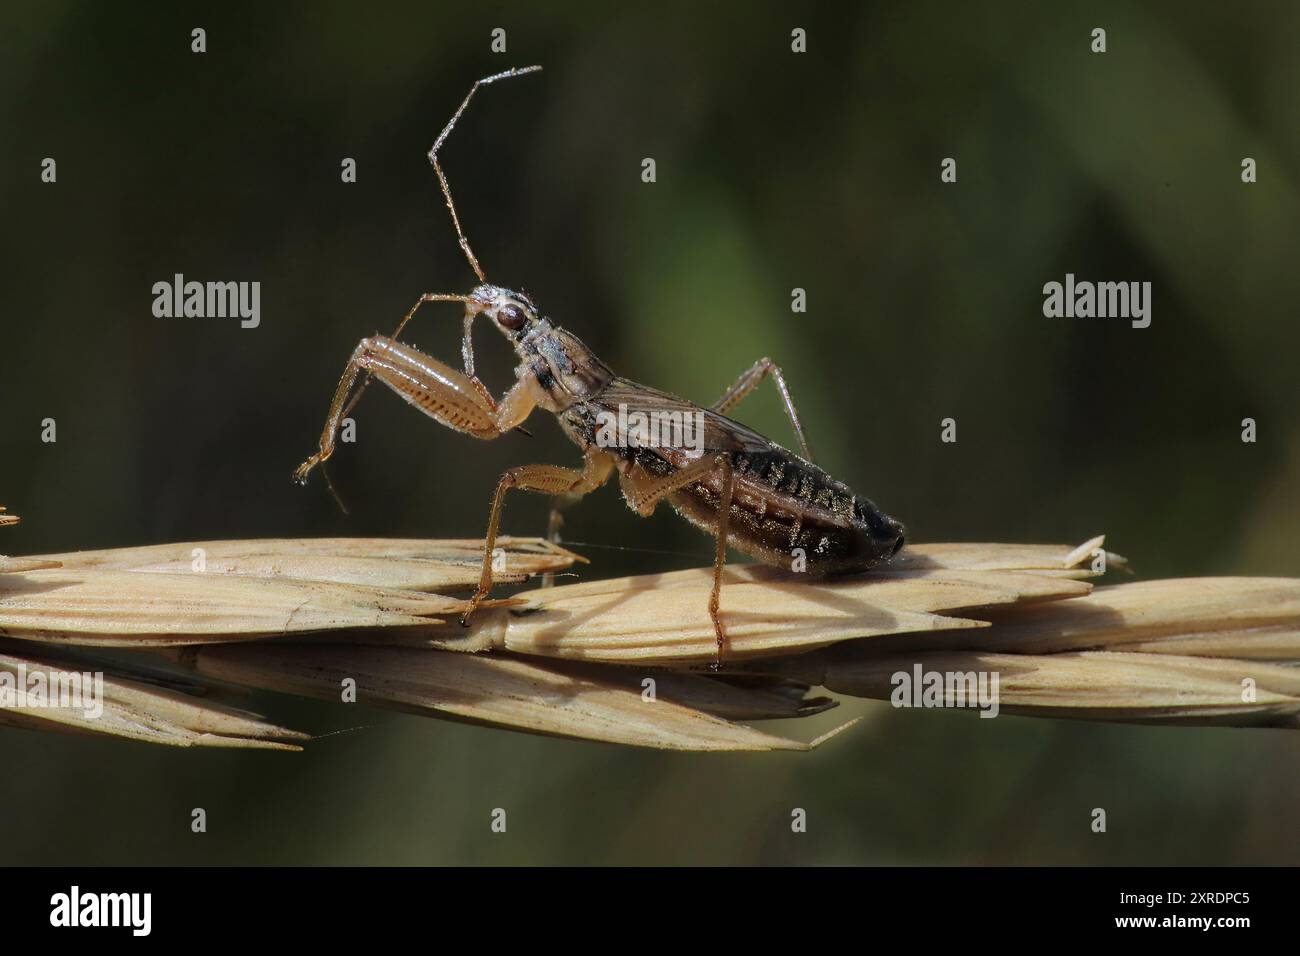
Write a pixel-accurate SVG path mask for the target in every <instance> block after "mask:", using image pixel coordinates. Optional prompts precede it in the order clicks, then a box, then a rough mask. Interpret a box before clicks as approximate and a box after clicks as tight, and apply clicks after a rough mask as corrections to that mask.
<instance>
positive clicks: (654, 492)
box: [619, 454, 735, 670]
mask: <svg viewBox="0 0 1300 956" xmlns="http://www.w3.org/2000/svg"><path fill="white" fill-rule="evenodd" d="M714 475H716V476H717V477H718V479H719V495H718V525H717V528H716V529H715V530H716V535H717V540H718V549H717V553H716V554H715V556H714V560H713V591H712V592H711V593H710V595H709V618H710V619H711V620H712V621H713V633H714V635H715V636H716V637H717V640H718V654H717V657H716V658H715V659H714V661H713V664H712V665H711V667H712V669H713V670H717V669H718V668H719V667H721V666H722V656H723V653H724V652H725V651H726V647H727V632H726V630H725V629H724V628H723V626H722V612H721V606H722V571H723V568H725V567H726V564H727V535H728V531H729V530H730V527H731V499H732V493H733V490H734V486H735V471H734V469H733V467H732V464H731V457H730V456H729V455H725V454H724V455H718V456H716V457H714V458H712V459H708V458H706V459H701V460H700V461H697V462H695V463H694V464H692V465H690V466H688V467H686V468H683V469H682V470H681V471H677V472H673V473H672V474H669V475H652V474H650V473H648V472H642V473H636V472H624V473H623V474H622V475H620V476H619V484H620V486H621V487H622V489H623V497H624V498H626V499H627V503H628V504H629V505H630V506H631V507H632V509H633V510H634V511H636V513H637V514H639V515H641V516H642V517H646V518H648V517H649V516H650V515H652V514H654V510H655V507H656V506H657V505H658V504H659V502H661V501H663V500H664V499H665V498H667V497H668V496H669V495H671V494H672V493H673V492H675V491H680V490H681V489H683V488H686V487H689V486H690V485H693V484H695V483H696V482H698V481H703V480H705V479H706V478H709V477H711V476H714Z"/></svg>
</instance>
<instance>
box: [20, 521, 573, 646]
mask: <svg viewBox="0 0 1300 956" xmlns="http://www.w3.org/2000/svg"><path fill="white" fill-rule="evenodd" d="M473 544H474V543H473V542H465V541H437V542H427V541H426V542H415V541H379V540H375V539H364V538H363V539H332V538H325V539H304V540H291V541H213V542H188V543H185V544H176V545H163V546H158V547H146V548H122V549H116V550H112V551H88V552H71V553H68V554H59V555H41V556H39V558H38V559H37V560H38V561H39V564H38V567H39V568H41V569H39V570H33V571H32V573H29V574H24V575H22V576H21V577H15V576H7V577H0V635H4V636H9V637H17V638H23V639H26V640H37V641H45V642H51V643H60V644H62V643H69V644H92V645H99V646H117V647H151V646H170V645H178V644H208V643H217V642H223V641H244V640H256V639H260V638H269V637H277V636H281V637H282V636H286V635H290V634H311V633H317V632H322V631H336V632H337V631H348V630H352V629H356V628H389V627H411V626H414V625H427V624H430V623H436V622H440V621H445V620H454V619H456V618H458V617H459V615H460V614H461V613H462V612H463V611H464V610H465V608H466V606H467V605H466V600H465V598H464V597H447V596H444V595H441V594H437V593H433V590H432V589H433V586H435V585H436V586H438V587H441V588H444V589H458V588H459V589H464V588H467V587H469V586H471V585H473V584H475V583H477V581H478V574H479V568H480V566H481V561H482V544H481V543H479V544H478V550H477V551H475V550H474V548H473ZM500 546H501V547H502V548H503V549H504V553H505V556H506V561H507V565H508V567H510V569H511V573H510V574H509V575H507V578H508V579H513V580H516V581H521V580H524V579H525V578H527V577H528V576H530V575H532V574H538V573H543V572H546V571H554V570H561V569H563V568H567V567H569V566H570V565H571V564H572V563H573V561H574V560H575V559H576V556H575V555H572V554H570V553H569V552H567V551H564V550H563V549H560V548H555V547H554V546H552V545H548V544H546V543H545V542H540V541H536V540H529V539H524V540H522V541H520V540H516V539H503V540H502V541H501V544H500ZM196 552H201V554H202V558H201V562H202V563H201V565H196V561H199V560H200V559H198V558H196V557H195V554H196ZM196 566H201V567H202V570H201V571H198V570H195V568H196ZM510 603H515V602H514V601H512V600H510V599H506V600H497V601H489V602H485V603H484V605H483V606H484V608H485V609H486V610H490V609H491V608H492V607H497V606H501V605H504V604H510Z"/></svg>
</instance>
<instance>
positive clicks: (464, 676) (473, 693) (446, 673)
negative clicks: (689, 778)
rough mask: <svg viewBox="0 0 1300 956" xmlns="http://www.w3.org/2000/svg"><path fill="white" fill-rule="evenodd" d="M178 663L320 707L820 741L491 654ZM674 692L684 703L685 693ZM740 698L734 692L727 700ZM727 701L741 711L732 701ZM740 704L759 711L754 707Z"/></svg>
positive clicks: (255, 650) (680, 740) (724, 746)
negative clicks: (315, 701)
mask: <svg viewBox="0 0 1300 956" xmlns="http://www.w3.org/2000/svg"><path fill="white" fill-rule="evenodd" d="M180 661H181V663H182V664H184V665H185V666H187V667H189V668H191V669H193V670H194V671H195V672H197V673H199V674H202V675H204V676H207V677H212V678H216V679H218V680H223V681H227V682H230V683H234V684H240V685H244V686H252V687H260V688H264V689H267V690H278V691H284V692H286V693H290V694H305V695H307V696H311V697H321V698H324V699H327V700H339V699H340V696H341V689H342V688H343V686H344V681H345V680H348V679H351V680H354V681H355V682H356V690H357V702H358V703H369V704H375V705H378V706H386V707H393V708H396V709H399V710H405V711H411V712H415V713H438V714H442V715H446V716H451V717H455V718H459V719H462V720H470V721H474V722H478V723H489V724H495V725H498V726H504V727H512V728H514V729H516V730H525V731H530V732H533V733H539V734H548V735H553V736H567V737H580V738H584V739H588V740H601V741H606V742H608V743H617V744H634V745H637V746H642V747H656V748H660V749H667V750H704V751H709V750H713V751H717V750H807V749H809V748H810V747H812V746H815V745H816V744H817V743H819V742H820V741H814V742H813V743H812V744H803V743H799V742H798V741H793V740H787V739H785V738H783V737H775V736H772V735H770V734H765V733H762V732H760V731H757V730H754V729H752V728H750V727H745V726H743V725H741V724H735V723H731V722H730V721H727V720H723V719H721V718H719V717H715V716H712V715H711V714H709V713H706V712H705V711H704V710H702V709H696V708H693V707H690V706H684V705H682V704H680V703H676V702H674V701H673V700H670V699H667V697H665V696H660V695H658V694H656V697H657V699H654V700H647V699H646V698H645V697H644V696H643V694H642V690H641V688H640V687H639V686H638V687H637V688H636V689H631V688H629V687H628V686H627V685H626V682H625V681H619V680H602V679H599V678H596V677H594V676H584V675H579V674H573V673H564V672H562V671H558V670H554V669H550V668H547V667H545V666H542V665H539V664H536V663H534V662H531V661H527V660H523V659H520V658H515V657H509V656H505V655H500V654H458V653H455V652H452V651H438V650H417V649H414V648H403V647H364V646H339V645H302V644H300V645H292V646H291V645H283V644H279V645H271V644H246V645H230V646H225V647H192V648H186V649H185V650H184V651H182V652H180ZM678 693H679V695H680V696H681V697H684V698H687V699H691V696H692V695H691V693H690V691H689V689H688V688H679V689H678ZM720 696H721V694H717V695H716V696H715V697H714V700H715V701H716V700H717V699H718V698H719V697H720ZM743 696H744V693H743V691H740V690H738V689H735V690H734V698H742V697H743ZM693 702H694V703H696V704H698V703H700V701H699V700H698V699H696V700H694V701H693ZM727 704H728V705H730V706H733V707H743V704H739V703H738V702H736V701H734V700H733V701H728V702H727ZM750 707H751V709H754V710H761V709H762V706H761V704H760V703H758V702H757V701H755V702H751V704H750ZM781 716H785V715H784V714H782V715H781Z"/></svg>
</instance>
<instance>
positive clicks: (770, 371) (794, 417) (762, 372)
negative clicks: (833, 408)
mask: <svg viewBox="0 0 1300 956" xmlns="http://www.w3.org/2000/svg"><path fill="white" fill-rule="evenodd" d="M769 375H770V376H772V381H773V382H775V383H776V390H777V391H778V392H780V393H781V402H782V404H783V405H785V413H786V415H788V416H789V417H790V424H791V425H793V426H794V433H795V437H797V438H798V439H799V447H800V449H802V450H803V456H804V458H806V459H807V460H808V461H812V460H813V459H812V450H811V449H810V448H809V447H808V439H807V437H805V435H804V433H803V425H802V424H801V423H800V421H799V412H798V411H796V410H795V407H794V399H792V398H791V397H790V389H789V387H788V386H787V385H786V384H785V376H784V375H782V374H781V366H779V365H777V364H776V363H775V362H773V361H772V360H771V359H770V358H767V357H766V356H764V357H763V358H761V359H759V360H758V361H757V362H755V363H754V364H753V365H751V366H750V367H749V369H748V370H746V371H745V372H744V374H742V375H741V376H740V378H738V379H736V381H735V383H734V384H733V385H732V386H731V388H729V389H727V391H726V392H725V393H724V394H723V396H722V397H721V398H720V399H718V400H717V401H716V402H715V403H714V405H713V410H714V411H715V412H718V413H719V414H722V415H725V414H727V412H729V411H730V410H731V409H733V408H735V407H736V406H737V405H739V404H740V401H741V399H743V398H744V397H745V396H746V395H748V394H749V393H750V392H752V391H753V390H754V388H755V387H756V386H757V385H758V383H759V382H761V381H763V379H764V378H766V377H767V376H769Z"/></svg>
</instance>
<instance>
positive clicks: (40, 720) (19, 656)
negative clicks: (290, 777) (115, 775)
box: [0, 642, 310, 750]
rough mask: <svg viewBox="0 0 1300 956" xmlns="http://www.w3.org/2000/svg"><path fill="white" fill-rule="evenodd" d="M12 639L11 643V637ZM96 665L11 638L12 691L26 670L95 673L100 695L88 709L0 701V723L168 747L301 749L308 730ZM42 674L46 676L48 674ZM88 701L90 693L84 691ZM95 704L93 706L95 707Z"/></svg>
mask: <svg viewBox="0 0 1300 956" xmlns="http://www.w3.org/2000/svg"><path fill="white" fill-rule="evenodd" d="M17 643H18V642H14V644H17ZM103 666H104V665H103V664H99V663H93V662H88V661H81V660H77V659H75V658H67V657H51V656H49V655H46V654H39V653H38V654H33V653H30V652H29V651H28V650H27V649H26V648H24V647H21V646H18V647H15V646H13V645H7V646H5V647H0V683H4V684H6V685H8V686H9V689H10V690H11V691H12V690H13V689H14V688H15V687H17V686H25V685H26V683H27V682H28V681H29V679H30V675H32V674H36V673H39V674H42V675H48V674H50V673H51V672H56V673H59V674H64V675H66V674H68V673H76V674H83V673H85V674H87V675H91V674H94V673H95V672H96V671H97V670H98V671H99V673H101V674H102V685H101V686H102V696H101V695H99V694H96V695H95V696H96V698H97V704H98V706H96V707H95V708H94V711H91V710H90V708H88V707H85V706H82V707H70V706H58V707H50V706H40V705H36V704H33V703H30V702H26V703H25V705H23V704H21V703H16V702H7V703H6V706H4V707H0V724H4V725H7V726H12V727H23V728H27V729H32V730H49V731H56V732H63V733H74V734H89V735H96V736H108V737H124V738H127V739H129V740H139V741H144V742H147V743H155V744H166V745H168V746H173V747H238V748H244V749H263V750H301V749H302V748H301V746H300V743H299V742H301V741H304V740H308V739H310V738H309V735H307V734H304V733H300V732H299V731H296V730H290V729H288V728H286V727H280V726H278V725H276V724H272V723H268V722H266V721H264V720H262V719H261V718H260V717H258V716H257V715H256V714H252V713H249V712H248V711H244V710H239V709H236V708H233V707H228V706H225V705H223V704H219V703H216V702H215V701H211V700H205V699H204V698H203V697H202V696H197V695H195V694H193V693H187V692H185V690H182V689H178V688H177V687H168V686H165V685H164V684H161V683H160V682H159V681H158V680H157V679H156V678H152V677H145V676H144V675H140V676H138V677H137V678H135V679H132V678H131V677H128V676H122V675H120V674H115V673H112V672H109V673H104V672H103V671H102V670H100V669H101V668H103ZM47 680H48V678H47ZM82 703H83V704H87V703H89V697H86V698H83V700H82ZM95 711H98V712H95Z"/></svg>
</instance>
